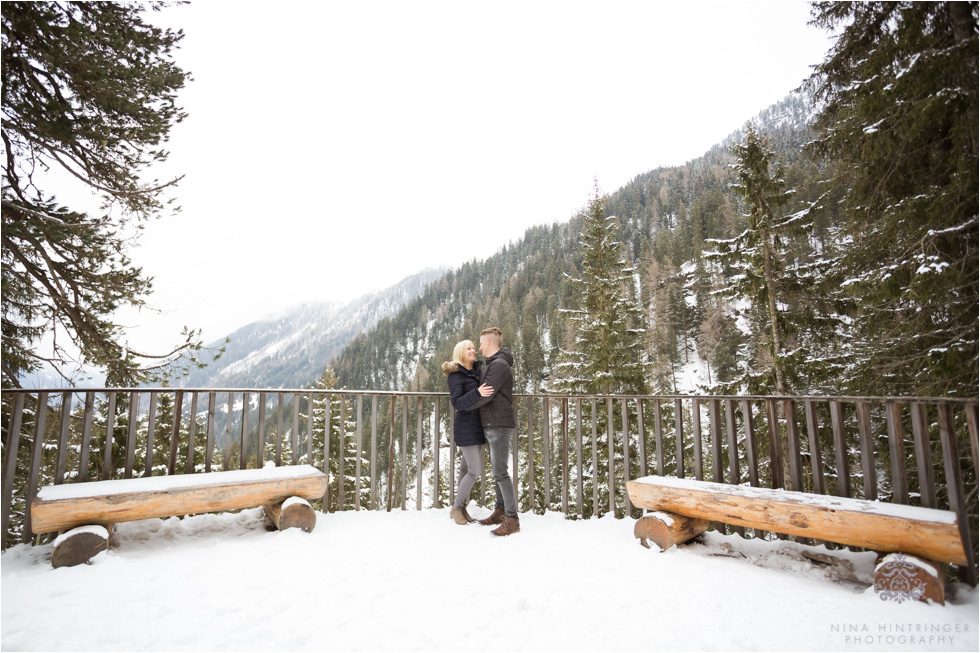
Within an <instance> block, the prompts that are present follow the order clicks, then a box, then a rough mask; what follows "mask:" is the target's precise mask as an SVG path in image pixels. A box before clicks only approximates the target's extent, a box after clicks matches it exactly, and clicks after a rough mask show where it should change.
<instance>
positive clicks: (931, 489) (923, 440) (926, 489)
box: [912, 401, 937, 508]
mask: <svg viewBox="0 0 980 653" xmlns="http://www.w3.org/2000/svg"><path fill="white" fill-rule="evenodd" d="M926 410H927V406H926V405H925V404H922V403H919V402H917V401H916V402H912V439H913V441H914V442H915V465H916V471H917V472H918V475H919V498H920V502H921V504H922V506H923V507H925V508H935V507H937V503H936V481H935V479H934V477H933V472H932V446H931V443H930V440H929V424H928V423H927V421H926V419H927V416H926Z"/></svg>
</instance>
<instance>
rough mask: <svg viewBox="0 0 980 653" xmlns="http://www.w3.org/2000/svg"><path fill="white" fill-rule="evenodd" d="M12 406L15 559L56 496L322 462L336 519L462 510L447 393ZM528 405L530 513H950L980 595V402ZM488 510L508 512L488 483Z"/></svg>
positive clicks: (756, 399)
mask: <svg viewBox="0 0 980 653" xmlns="http://www.w3.org/2000/svg"><path fill="white" fill-rule="evenodd" d="M2 396H3V418H2V419H3V430H4V435H3V440H2V442H3V447H4V449H3V462H2V466H3V496H2V507H3V524H2V531H0V532H2V534H3V538H4V539H3V544H4V547H5V548H6V547H8V546H10V545H12V544H14V543H17V542H28V541H31V540H32V539H33V538H34V537H35V535H34V534H33V533H31V531H30V502H31V499H33V496H34V495H35V494H36V493H37V491H38V489H39V488H40V487H42V486H43V485H45V484H49V483H54V484H61V483H77V482H86V481H91V480H103V479H111V478H120V477H123V478H129V477H133V476H149V475H163V474H191V473H201V472H209V471H216V470H226V469H245V468H248V467H260V466H264V465H267V464H274V465H282V464H300V463H305V464H312V465H314V466H316V467H317V468H318V469H322V470H323V471H324V472H325V473H327V475H328V477H329V480H330V484H329V488H328V490H327V493H326V494H325V495H324V497H323V499H322V500H321V502H320V505H319V506H317V507H318V508H320V509H321V510H323V511H325V512H332V511H336V510H361V509H371V510H377V509H386V510H391V509H392V508H393V507H398V508H400V509H407V508H408V507H414V508H415V509H418V510H421V509H423V508H430V507H433V508H439V507H443V506H447V505H450V504H451V502H452V498H453V496H454V494H455V488H456V471H457V467H456V459H457V455H456V447H455V444H454V442H453V438H452V423H453V412H454V411H453V409H452V407H451V406H450V404H449V397H448V394H446V393H433V392H382V391H362V390H344V389H340V390H338V389H332V390H325V389H310V388H298V389H268V388H168V387H160V388H77V389H76V388H70V389H66V388H58V389H40V390H37V389H32V390H22V389H17V390H6V389H5V390H3V394H2ZM513 401H514V409H515V415H516V416H517V420H518V427H517V429H515V434H514V442H513V446H512V447H511V455H512V461H511V464H512V467H511V470H512V476H513V478H514V484H515V489H516V490H517V492H518V501H519V509H520V510H521V511H524V512H526V511H535V512H542V511H544V510H555V511H561V512H563V513H564V514H566V515H567V516H569V517H570V518H588V517H592V516H601V515H604V514H612V515H615V516H617V517H621V516H627V515H633V516H638V515H639V514H640V511H639V510H638V509H636V508H635V507H633V506H631V505H630V502H629V497H628V495H627V493H626V491H625V485H626V481H628V480H630V479H633V478H638V477H640V476H645V475H647V474H659V475H675V476H678V477H685V476H691V477H694V478H697V479H699V480H710V481H715V482H719V483H730V484H743V483H748V484H751V485H755V486H766V487H773V488H785V489H791V490H801V491H807V492H814V493H818V494H833V495H839V496H848V497H861V498H867V499H872V500H881V501H890V502H895V503H903V504H911V505H921V506H926V507H935V508H943V509H948V510H952V511H954V512H956V513H957V515H958V517H959V523H960V528H961V534H962V536H963V539H964V545H965V548H966V549H967V551H968V555H969V557H970V561H971V564H970V565H969V568H968V569H967V568H964V569H963V570H960V572H961V576H963V577H964V579H966V580H970V582H972V583H973V584H976V559H977V556H976V544H977V468H978V462H977V457H978V452H977V410H978V400H977V399H959V398H920V397H826V396H820V397H818V396H782V397H772V396H715V395H657V396H651V395H615V396H609V395H554V394H520V395H515V396H514V399H513ZM379 452H380V453H379ZM487 468H489V466H487ZM473 497H474V498H475V500H476V502H477V503H478V504H479V505H482V506H485V507H488V508H492V507H493V503H494V501H495V499H494V491H493V479H492V477H490V478H488V476H487V473H486V470H485V472H484V475H483V477H482V479H481V482H480V483H479V484H478V486H477V487H476V488H475V489H474V491H473ZM717 527H718V528H719V529H723V530H724V529H726V528H727V527H725V526H724V525H720V524H719V525H717ZM735 530H739V529H735ZM740 532H741V531H740ZM749 535H751V534H749Z"/></svg>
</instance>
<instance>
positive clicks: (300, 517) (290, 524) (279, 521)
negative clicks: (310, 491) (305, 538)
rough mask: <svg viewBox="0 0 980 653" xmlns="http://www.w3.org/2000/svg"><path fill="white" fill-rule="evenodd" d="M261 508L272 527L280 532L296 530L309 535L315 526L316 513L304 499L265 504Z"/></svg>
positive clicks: (294, 498) (293, 498)
mask: <svg viewBox="0 0 980 653" xmlns="http://www.w3.org/2000/svg"><path fill="white" fill-rule="evenodd" d="M262 508H263V509H264V510H265V514H266V516H267V517H268V518H269V520H270V521H271V522H272V524H273V526H275V527H276V528H277V529H279V530H280V531H284V530H286V529H287V528H298V529H300V530H302V531H305V532H307V533H309V532H310V531H312V530H313V528H314V527H315V526H316V511H315V510H313V506H311V505H310V504H309V502H307V501H306V500H305V499H300V498H299V497H290V498H289V499H286V500H285V501H280V502H278V503H271V504H270V503H267V504H265V505H264V506H262Z"/></svg>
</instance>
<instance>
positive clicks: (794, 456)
mask: <svg viewBox="0 0 980 653" xmlns="http://www.w3.org/2000/svg"><path fill="white" fill-rule="evenodd" d="M783 410H784V412H785V413H786V441H787V443H788V444H789V473H790V476H792V484H793V487H792V488H790V489H792V490H796V491H797V492H802V491H803V490H804V487H803V470H802V468H801V466H800V432H799V429H798V428H797V424H796V402H795V401H793V400H792V399H787V400H785V401H784V402H783Z"/></svg>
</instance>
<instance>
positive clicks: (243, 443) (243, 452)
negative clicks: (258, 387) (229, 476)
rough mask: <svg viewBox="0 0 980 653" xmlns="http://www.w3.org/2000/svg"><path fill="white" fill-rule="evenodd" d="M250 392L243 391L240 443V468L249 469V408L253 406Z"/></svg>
mask: <svg viewBox="0 0 980 653" xmlns="http://www.w3.org/2000/svg"><path fill="white" fill-rule="evenodd" d="M250 399H251V397H249V393H248V392H243V393H242V429H241V435H240V437H239V444H238V469H248V409H249V408H250V407H251V406H250V404H251V401H250Z"/></svg>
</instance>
